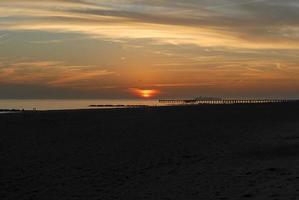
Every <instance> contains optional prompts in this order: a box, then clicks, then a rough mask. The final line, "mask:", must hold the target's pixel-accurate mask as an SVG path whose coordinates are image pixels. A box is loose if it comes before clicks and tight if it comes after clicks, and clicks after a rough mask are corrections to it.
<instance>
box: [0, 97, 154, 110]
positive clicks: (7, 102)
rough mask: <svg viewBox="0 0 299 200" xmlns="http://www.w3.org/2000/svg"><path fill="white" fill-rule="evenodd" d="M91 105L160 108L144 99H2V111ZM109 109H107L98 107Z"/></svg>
mask: <svg viewBox="0 0 299 200" xmlns="http://www.w3.org/2000/svg"><path fill="white" fill-rule="evenodd" d="M89 105H149V106H158V105H159V102H158V100H142V99H129V100H128V99H83V100H81V99H0V110H1V109H18V110H22V109H24V110H68V109H91V107H89ZM97 108H107V107H97Z"/></svg>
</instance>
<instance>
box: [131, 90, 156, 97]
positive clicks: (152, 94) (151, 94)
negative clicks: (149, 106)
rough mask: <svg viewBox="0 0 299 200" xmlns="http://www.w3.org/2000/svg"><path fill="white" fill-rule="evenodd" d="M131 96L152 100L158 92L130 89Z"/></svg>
mask: <svg viewBox="0 0 299 200" xmlns="http://www.w3.org/2000/svg"><path fill="white" fill-rule="evenodd" d="M131 90H132V91H133V94H134V95H136V96H138V97H142V98H145V99H149V98H153V97H155V96H156V95H157V94H158V93H159V91H158V90H153V89H137V88H132V89H131Z"/></svg>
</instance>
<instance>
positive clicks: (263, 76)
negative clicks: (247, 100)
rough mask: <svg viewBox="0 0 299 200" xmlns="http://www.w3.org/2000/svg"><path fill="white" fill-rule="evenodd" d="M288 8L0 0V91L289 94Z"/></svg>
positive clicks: (281, 4)
mask: <svg viewBox="0 0 299 200" xmlns="http://www.w3.org/2000/svg"><path fill="white" fill-rule="evenodd" d="M298 10H299V1H298V0H184V1H183V0H180V1H178V0H56V1H55V0H0V98H135V97H136V96H138V94H136V93H138V91H142V90H143V91H144V95H143V97H148V96H147V95H152V96H153V97H155V98H185V97H196V96H219V97H279V98H280V97H289V98H296V97H299V12H298ZM136 91H137V92H136ZM139 93H142V92H139Z"/></svg>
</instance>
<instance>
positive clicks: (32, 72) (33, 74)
mask: <svg viewBox="0 0 299 200" xmlns="http://www.w3.org/2000/svg"><path fill="white" fill-rule="evenodd" d="M113 74H115V72H113V71H109V70H107V69H102V68H99V67H95V66H73V65H67V64H66V63H64V62H57V61H32V62H18V63H6V64H3V65H2V66H0V83H1V84H13V85H16V84H20V85H34V84H35V85H44V86H51V87H60V88H71V87H75V86H76V88H79V89H80V88H81V89H83V88H84V87H88V86H89V85H90V86H91V85H92V84H86V83H85V82H86V81H87V82H89V83H91V82H95V81H99V80H101V78H102V77H104V76H110V75H113Z"/></svg>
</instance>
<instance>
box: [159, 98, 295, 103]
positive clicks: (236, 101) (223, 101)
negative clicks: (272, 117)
mask: <svg viewBox="0 0 299 200" xmlns="http://www.w3.org/2000/svg"><path fill="white" fill-rule="evenodd" d="M291 102H299V100H289V99H217V98H215V99H210V100H209V99H161V100H159V103H165V104H265V103H291Z"/></svg>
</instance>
